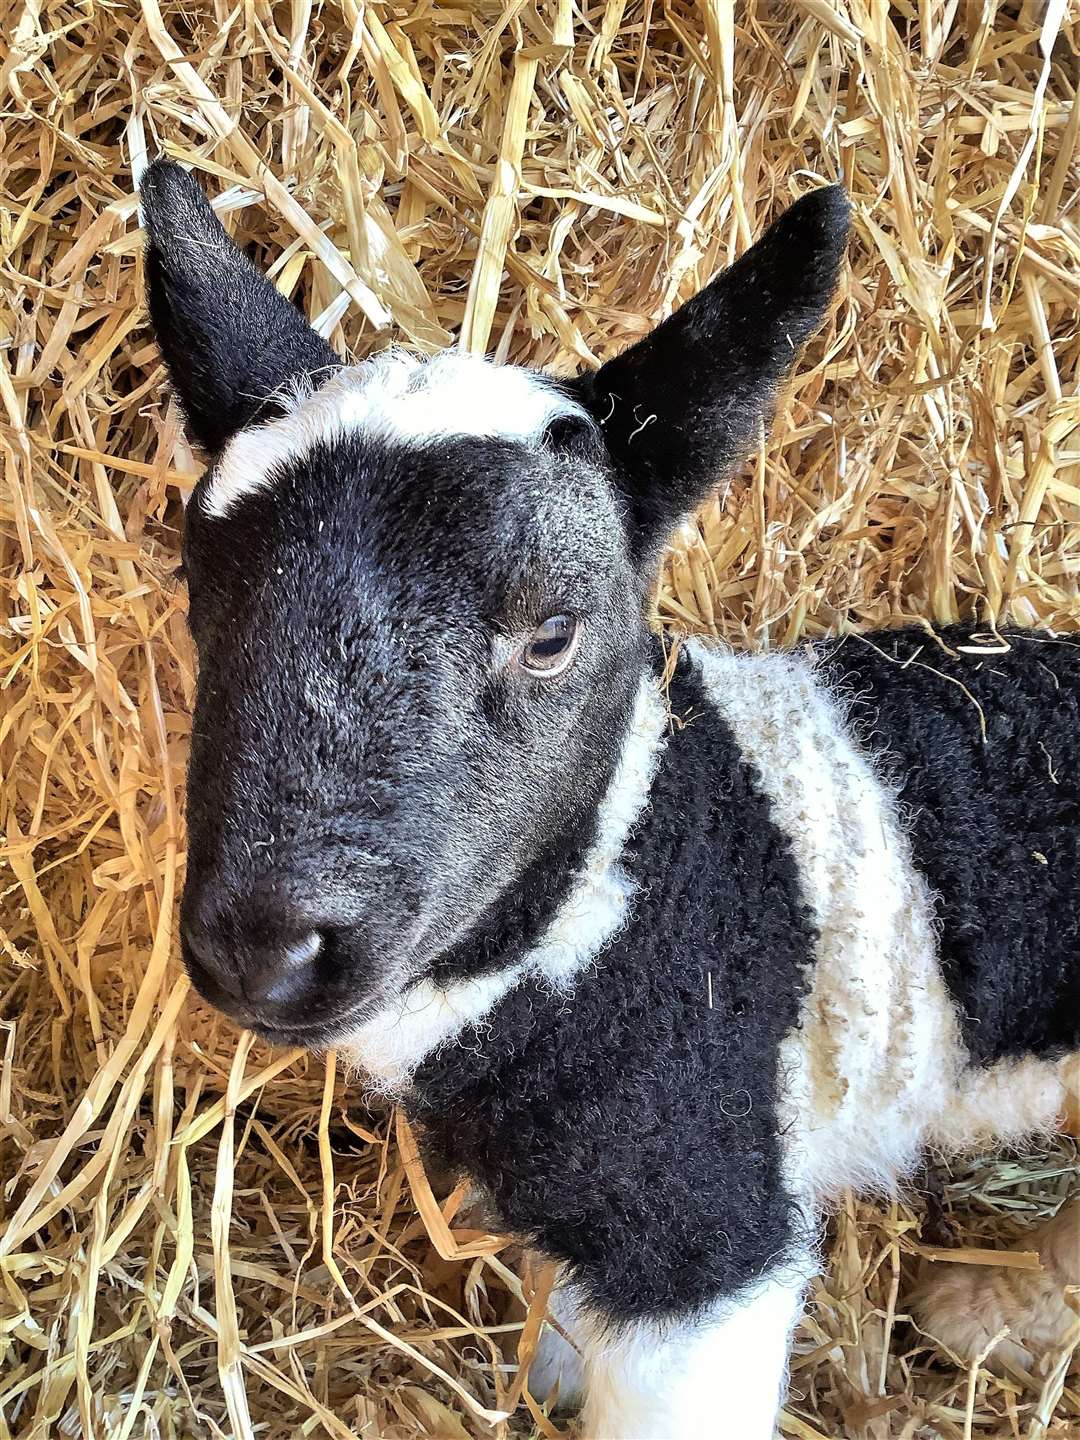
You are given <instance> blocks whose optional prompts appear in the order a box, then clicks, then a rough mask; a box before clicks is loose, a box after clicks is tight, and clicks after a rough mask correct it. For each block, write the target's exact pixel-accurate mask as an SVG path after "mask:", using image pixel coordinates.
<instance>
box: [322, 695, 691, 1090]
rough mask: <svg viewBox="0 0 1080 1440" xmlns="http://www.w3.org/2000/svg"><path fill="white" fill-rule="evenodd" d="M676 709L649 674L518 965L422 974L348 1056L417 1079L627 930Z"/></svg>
mask: <svg viewBox="0 0 1080 1440" xmlns="http://www.w3.org/2000/svg"><path fill="white" fill-rule="evenodd" d="M667 725H668V713H667V708H666V706H665V704H664V701H663V699H662V697H661V695H660V692H659V690H658V689H657V686H656V684H655V682H654V681H653V680H652V679H651V678H646V679H644V680H643V681H642V683H641V686H640V688H639V690H638V694H637V698H636V701H635V704H634V712H633V716H632V718H631V721H630V726H629V729H628V730H627V733H626V736H625V739H624V740H623V745H622V750H621V753H620V756H619V761H618V764H617V766H616V769H615V774H614V775H613V777H612V780H611V784H610V785H609V786H608V790H607V793H606V794H605V796H604V798H603V800H602V801H601V803H600V807H599V814H598V823H597V831H596V838H595V839H594V841H593V844H592V847H591V849H590V851H589V853H588V856H587V857H586V862H585V864H584V866H583V867H582V869H581V871H580V873H579V874H578V876H577V878H576V880H575V882H574V885H573V887H572V889H571V891H570V894H569V895H568V897H567V899H566V900H565V901H564V902H563V904H562V906H561V907H560V908H559V911H558V913H557V914H556V915H555V917H554V919H553V920H552V922H551V924H550V926H549V927H548V929H547V931H546V932H545V934H544V936H543V938H542V939H541V940H540V941H539V943H538V944H537V945H536V946H535V947H534V948H533V949H532V950H531V951H529V952H528V954H526V955H525V956H524V958H523V959H522V960H520V961H519V962H518V963H517V964H516V965H513V966H508V967H507V968H506V969H505V970H498V971H495V972H494V973H492V974H489V975H481V976H477V977H475V978H473V979H465V980H457V981H454V982H453V983H451V984H448V985H436V984H435V983H434V982H433V981H431V980H421V981H418V982H417V983H416V984H414V985H412V986H410V987H408V988H407V989H406V990H405V991H404V993H403V994H402V996H401V998H400V999H397V1000H394V1001H393V1002H391V1003H390V1004H388V1005H386V1006H384V1007H383V1008H382V1009H381V1010H380V1011H379V1012H378V1013H377V1014H376V1015H374V1016H372V1017H371V1018H369V1019H368V1020H366V1021H365V1022H364V1024H362V1025H360V1026H359V1027H358V1028H357V1029H356V1030H354V1031H353V1032H352V1033H351V1034H350V1035H349V1036H347V1037H346V1038H345V1040H344V1041H343V1042H342V1043H341V1045H340V1047H339V1049H340V1051H341V1054H342V1056H343V1058H344V1059H345V1060H346V1061H347V1062H350V1063H352V1064H354V1065H356V1066H358V1067H359V1068H360V1069H361V1070H363V1071H366V1072H367V1074H368V1076H370V1077H371V1079H372V1080H373V1081H374V1082H375V1084H376V1085H377V1086H378V1087H379V1088H382V1089H385V1090H388V1091H391V1092H393V1091H398V1090H400V1089H401V1088H402V1087H403V1086H405V1085H407V1084H408V1082H409V1079H410V1077H411V1075H412V1072H413V1071H414V1070H415V1069H416V1067H417V1065H419V1064H420V1062H421V1061H422V1060H423V1059H424V1058H425V1056H427V1055H430V1054H431V1053H432V1052H433V1051H434V1050H435V1049H437V1048H438V1047H439V1046H441V1045H446V1044H449V1043H451V1042H452V1041H454V1040H456V1039H457V1037H458V1036H459V1035H460V1034H461V1032H462V1031H463V1030H464V1029H465V1027H466V1026H468V1025H475V1024H477V1023H480V1022H482V1021H483V1019H484V1016H485V1015H487V1014H488V1013H489V1012H490V1011H491V1010H492V1009H493V1008H494V1006H495V1005H497V1004H498V1002H499V1001H500V1000H501V999H502V998H503V996H504V995H507V994H509V992H510V991H511V990H512V989H513V988H514V986H515V985H517V984H519V983H520V982H521V981H522V980H523V979H526V978H531V979H536V980H541V981H543V982H544V983H545V984H547V985H549V986H550V987H551V989H552V990H556V991H558V990H569V989H570V987H571V986H572V984H573V981H574V978H575V976H577V975H578V974H580V972H581V971H582V970H583V969H584V968H585V967H586V966H587V965H590V964H592V963H593V961H594V960H595V959H596V957H597V956H598V955H599V953H600V951H601V950H602V949H603V947H604V946H605V945H606V944H607V943H608V941H610V940H611V939H612V938H613V937H614V936H615V935H616V934H618V932H619V931H620V930H621V929H622V927H623V925H624V924H625V922H626V919H627V916H628V914H629V910H630V902H631V899H632V898H633V894H634V884H633V882H632V880H631V878H630V876H629V875H628V874H627V873H626V871H625V870H624V869H623V866H622V864H621V858H622V854H623V850H624V847H625V845H626V841H627V838H628V837H629V835H630V831H631V829H632V828H633V826H634V824H635V822H636V821H637V819H638V817H639V816H640V815H641V814H642V813H643V812H644V810H645V808H646V806H647V805H648V801H649V792H650V789H651V787H652V782H653V777H654V776H655V774H656V767H657V765H658V764H659V760H660V755H661V752H662V751H663V748H664V745H665V743H666V735H667Z"/></svg>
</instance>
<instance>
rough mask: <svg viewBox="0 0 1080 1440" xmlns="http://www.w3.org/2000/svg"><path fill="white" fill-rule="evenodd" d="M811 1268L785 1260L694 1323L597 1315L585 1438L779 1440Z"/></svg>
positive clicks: (589, 1337) (588, 1359) (589, 1353)
mask: <svg viewBox="0 0 1080 1440" xmlns="http://www.w3.org/2000/svg"><path fill="white" fill-rule="evenodd" d="M810 1273H812V1270H811V1267H810V1265H809V1264H807V1265H803V1266H794V1265H792V1266H785V1267H784V1268H783V1269H782V1270H776V1271H774V1272H773V1273H772V1275H770V1276H769V1277H767V1278H766V1279H765V1280H763V1281H762V1282H761V1283H760V1284H759V1285H758V1286H756V1287H755V1288H754V1289H753V1290H752V1291H749V1292H747V1294H746V1295H745V1296H744V1297H741V1298H740V1299H738V1300H735V1301H730V1300H729V1301H724V1302H721V1303H720V1304H718V1305H717V1306H716V1307H715V1309H714V1310H713V1312H712V1313H711V1315H706V1316H705V1317H703V1318H701V1319H698V1320H695V1321H687V1322H685V1323H677V1322H669V1323H668V1324H667V1325H663V1326H658V1325H655V1324H645V1323H637V1324H635V1325H634V1326H632V1327H630V1328H626V1327H624V1328H622V1329H615V1328H614V1327H612V1328H609V1329H607V1330H605V1329H604V1328H603V1325H602V1324H598V1323H596V1322H595V1321H594V1322H593V1324H592V1325H591V1327H590V1332H589V1333H586V1334H585V1337H584V1338H585V1370H586V1377H587V1382H586V1383H587V1390H586V1394H587V1398H586V1401H585V1410H584V1413H583V1415H582V1418H581V1428H580V1434H581V1437H582V1440H773V1435H774V1433H775V1428H776V1415H777V1411H778V1410H779V1408H780V1404H781V1402H782V1400H783V1398H784V1395H783V1392H784V1384H785V1380H786V1376H787V1356H788V1344H789V1342H790V1339H791V1332H792V1329H793V1328H794V1325H795V1321H796V1320H797V1319H798V1316H799V1313H800V1311H801V1309H802V1298H803V1291H804V1290H805V1287H806V1278H807V1276H808V1275H809V1274H810ZM579 1333H581V1332H579Z"/></svg>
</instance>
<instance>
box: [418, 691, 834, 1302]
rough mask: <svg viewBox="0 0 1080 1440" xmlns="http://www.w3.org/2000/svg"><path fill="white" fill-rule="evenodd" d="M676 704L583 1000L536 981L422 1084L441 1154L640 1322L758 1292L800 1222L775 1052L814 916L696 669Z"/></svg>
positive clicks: (802, 976) (422, 1110)
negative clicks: (629, 903)
mask: <svg viewBox="0 0 1080 1440" xmlns="http://www.w3.org/2000/svg"><path fill="white" fill-rule="evenodd" d="M670 697H671V704H672V711H673V721H674V734H673V736H672V738H671V740H670V741H669V743H668V746H667V749H666V751H665V752H664V755H663V757H662V759H661V763H660V767H659V770H658V773H657V776H656V780H655V782H654V785H653V790H652V800H651V804H650V807H649V810H648V811H647V813H646V814H645V816H644V818H643V819H642V821H641V823H640V824H639V826H638V827H637V829H636V831H635V833H634V834H633V835H632V837H631V840H630V842H629V844H628V846H627V850H626V853H625V856H624V861H623V863H624V866H625V868H626V869H627V871H628V873H629V874H630V876H631V877H632V880H633V882H634V884H635V886H636V895H637V898H636V904H635V912H634V915H633V918H632V921H631V923H630V925H629V926H628V927H627V928H626V929H625V930H624V931H623V932H622V933H621V934H620V935H619V936H618V937H617V938H616V939H615V940H614V941H613V942H612V943H611V944H610V945H609V947H608V948H607V949H606V950H605V951H604V953H603V955H602V957H601V958H600V960H599V962H598V964H597V965H596V966H595V967H594V968H592V969H590V970H588V971H586V972H585V973H584V974H583V975H582V976H581V977H580V979H579V980H578V983H577V985H576V988H575V989H574V992H573V995H572V997H570V998H568V997H566V996H564V995H553V994H552V993H551V992H550V990H549V989H546V988H545V987H543V986H542V985H538V984H536V983H529V982H526V983H524V984H522V985H520V986H518V987H517V988H515V989H514V990H513V991H512V992H511V993H510V994H509V995H507V996H506V997H505V998H504V999H503V1000H502V1001H501V1002H500V1003H499V1004H498V1005H497V1006H496V1007H495V1008H494V1009H493V1010H492V1011H491V1012H489V1013H488V1015H487V1016H486V1017H485V1022H484V1024H483V1027H482V1028H481V1027H472V1030H471V1032H467V1033H465V1034H463V1035H461V1036H460V1037H459V1043H458V1044H456V1045H454V1046H452V1047H446V1048H444V1049H442V1050H439V1051H437V1052H436V1053H435V1054H433V1055H431V1056H429V1057H428V1059H427V1060H426V1061H425V1062H424V1063H423V1064H422V1065H421V1066H420V1067H419V1068H418V1070H417V1071H416V1074H415V1077H414V1084H413V1088H412V1090H411V1091H410V1092H409V1093H408V1094H407V1096H406V1097H405V1103H406V1106H407V1108H408V1110H409V1113H410V1114H411V1116H412V1118H413V1119H414V1120H416V1121H418V1122H419V1123H420V1125H421V1126H422V1127H423V1132H424V1134H425V1138H426V1144H427V1147H428V1151H429V1153H430V1154H431V1155H432V1157H433V1158H434V1159H436V1160H437V1161H439V1162H440V1163H442V1164H444V1165H448V1166H450V1167H451V1168H453V1169H454V1170H459V1171H463V1172H465V1173H468V1174H469V1175H471V1176H472V1177H473V1178H474V1179H475V1180H476V1181H478V1182H479V1183H480V1184H481V1185H483V1186H484V1187H485V1188H486V1189H487V1190H488V1191H489V1193H490V1195H491V1197H492V1199H493V1201H494V1203H495V1205H496V1207H497V1209H498V1211H499V1213H500V1215H501V1217H502V1220H503V1222H504V1223H505V1224H506V1225H507V1226H508V1227H510V1228H511V1229H512V1230H514V1231H515V1232H517V1233H518V1234H520V1235H522V1236H525V1237H528V1238H529V1239H531V1241H532V1242H533V1243H534V1244H535V1245H536V1246H537V1247H538V1248H539V1249H541V1250H542V1251H544V1252H545V1253H546V1254H548V1255H551V1256H554V1257H555V1258H557V1259H560V1260H563V1261H566V1262H567V1263H568V1265H569V1266H570V1268H571V1271H572V1272H573V1273H574V1274H575V1276H576V1278H577V1280H578V1281H579V1283H580V1286H581V1291H582V1293H583V1296H584V1297H585V1299H586V1301H587V1303H588V1304H589V1305H591V1306H593V1307H594V1308H595V1309H597V1310H598V1311H600V1312H601V1313H604V1314H618V1315H619V1316H621V1317H622V1318H626V1319H628V1318H632V1317H636V1316H644V1315H648V1316H653V1317H662V1316H664V1315H675V1314H685V1313H686V1312H688V1311H693V1310H695V1309H699V1308H702V1307H704V1306H706V1305H707V1304H708V1303H709V1302H710V1301H712V1300H713V1299H714V1298H715V1297H716V1296H717V1295H718V1294H731V1293H734V1292H735V1291H737V1290H740V1289H742V1288H744V1287H745V1286H746V1285H747V1284H749V1283H751V1282H752V1281H754V1280H755V1279H757V1278H758V1277H759V1276H760V1275H762V1274H763V1273H765V1272H766V1271H768V1270H769V1269H770V1268H772V1267H774V1266H775V1265H776V1264H777V1263H778V1262H780V1261H782V1260H783V1259H784V1258H785V1257H786V1256H787V1255H788V1253H789V1252H790V1251H791V1249H792V1248H793V1245H794V1243H795V1241H796V1239H797V1235H796V1232H797V1230H798V1225H797V1220H796V1216H795V1213H794V1210H793V1204H792V1201H791V1199H790V1197H789V1196H788V1193H787V1190H786V1187H785V1184H784V1179H783V1173H782V1154H781V1143H780V1138H779V1136H778V1133H777V1132H778V1128H779V1127H778V1124H777V1115H776V1106H777V1086H778V1076H777V1064H776V1061H777V1053H778V1049H779V1046H780V1042H781V1040H782V1038H783V1036H784V1035H785V1034H786V1033H787V1032H788V1031H789V1030H790V1029H791V1028H792V1027H793V1026H794V1025H795V1024H796V1023H797V1020H798V1015H799V1006H800V1001H801V999H802V996H803V994H804V992H805V989H806V984H807V974H808V970H809V967H810V965H811V962H812V959H813V954H814V943H815V936H814V931H813V926H812V924H811V921H810V919H809V915H808V912H807V909H806V906H805V904H804V902H803V898H802V895H801V892H800V883H799V877H798V874H797V872H796V868H795V863H794V860H793V858H792V855H791V850H790V846H789V844H788V841H787V839H786V837H785V836H784V835H783V833H782V832H781V831H780V830H779V829H778V828H777V826H776V825H775V824H774V823H773V821H772V819H771V816H770V810H769V804H768V802H767V801H766V799H765V798H764V797H763V795H762V794H761V791H760V789H759V787H758V785H757V783H756V781H755V778H754V775H753V772H752V769H751V767H750V766H749V765H748V764H747V762H746V761H745V759H744V758H743V756H742V755H741V753H740V751H739V749H738V746H737V745H736V743H735V741H734V738H733V736H732V734H731V732H730V730H729V729H728V727H727V725H726V724H725V723H724V721H723V720H722V719H721V718H720V716H718V715H717V714H716V712H715V711H714V710H713V709H712V708H711V707H710V706H709V704H708V702H707V699H706V697H705V695H704V692H703V690H702V687H701V682H700V677H699V676H698V675H697V674H696V673H695V672H694V670H693V669H692V667H691V666H690V665H689V664H688V663H686V664H681V665H680V667H679V669H678V671H677V674H676V676H675V679H674V681H673V683H672V686H671V691H670ZM706 775H707V776H709V777H711V780H712V783H711V784H707V785H705V784H702V783H701V777H702V776H706Z"/></svg>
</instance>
